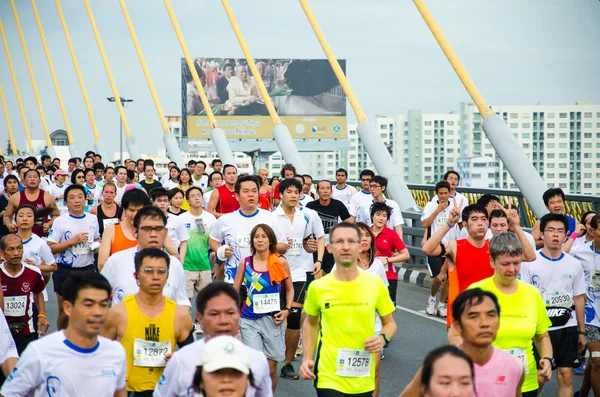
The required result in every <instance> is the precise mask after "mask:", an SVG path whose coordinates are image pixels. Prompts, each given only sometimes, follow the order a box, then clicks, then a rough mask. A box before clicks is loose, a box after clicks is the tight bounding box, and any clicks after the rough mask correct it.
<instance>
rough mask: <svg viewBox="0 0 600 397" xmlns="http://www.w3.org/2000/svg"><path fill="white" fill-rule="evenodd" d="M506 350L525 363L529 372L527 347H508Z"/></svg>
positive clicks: (524, 366)
mask: <svg viewBox="0 0 600 397" xmlns="http://www.w3.org/2000/svg"><path fill="white" fill-rule="evenodd" d="M504 351H505V352H506V353H508V354H510V356H511V357H512V358H514V359H515V360H517V361H518V362H520V363H521V364H522V365H523V369H524V370H525V374H528V373H529V368H528V367H527V352H526V351H525V349H506V350H504Z"/></svg>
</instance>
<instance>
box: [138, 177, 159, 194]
mask: <svg viewBox="0 0 600 397" xmlns="http://www.w3.org/2000/svg"><path fill="white" fill-rule="evenodd" d="M140 185H141V186H142V187H143V188H144V189H146V191H147V192H148V194H150V191H151V190H152V189H156V188H159V187H163V186H162V184H161V183H160V182H159V181H157V180H153V181H152V183H146V179H144V180H143V181H141V182H140Z"/></svg>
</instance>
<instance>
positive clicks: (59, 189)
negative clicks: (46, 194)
mask: <svg viewBox="0 0 600 397" xmlns="http://www.w3.org/2000/svg"><path fill="white" fill-rule="evenodd" d="M66 189H67V184H64V185H62V186H58V185H57V184H56V183H53V184H52V186H50V194H51V195H52V197H54V198H55V199H56V198H57V197H58V196H64V195H65V190H66Z"/></svg>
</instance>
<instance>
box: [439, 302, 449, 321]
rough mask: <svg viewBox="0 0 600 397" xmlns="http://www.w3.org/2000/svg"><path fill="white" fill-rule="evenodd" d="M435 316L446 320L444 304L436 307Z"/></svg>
mask: <svg viewBox="0 0 600 397" xmlns="http://www.w3.org/2000/svg"><path fill="white" fill-rule="evenodd" d="M437 316H438V317H442V318H446V316H447V313H446V304H445V303H440V304H439V305H438V308H437Z"/></svg>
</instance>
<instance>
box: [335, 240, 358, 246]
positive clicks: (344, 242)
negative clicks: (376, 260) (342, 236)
mask: <svg viewBox="0 0 600 397" xmlns="http://www.w3.org/2000/svg"><path fill="white" fill-rule="evenodd" d="M331 244H332V245H356V244H360V241H358V240H334V241H332V242H331Z"/></svg>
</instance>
